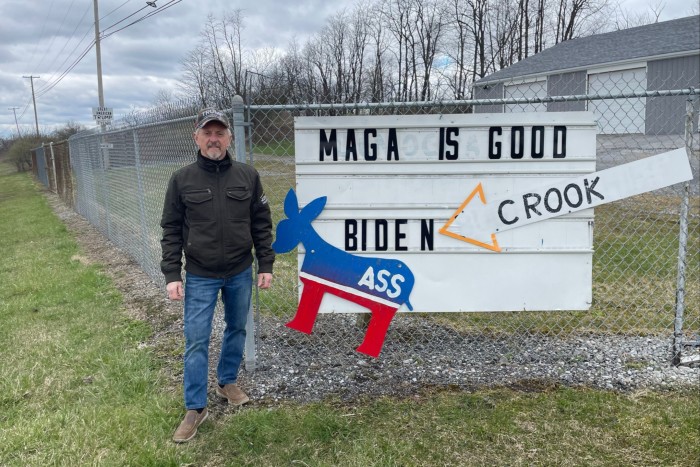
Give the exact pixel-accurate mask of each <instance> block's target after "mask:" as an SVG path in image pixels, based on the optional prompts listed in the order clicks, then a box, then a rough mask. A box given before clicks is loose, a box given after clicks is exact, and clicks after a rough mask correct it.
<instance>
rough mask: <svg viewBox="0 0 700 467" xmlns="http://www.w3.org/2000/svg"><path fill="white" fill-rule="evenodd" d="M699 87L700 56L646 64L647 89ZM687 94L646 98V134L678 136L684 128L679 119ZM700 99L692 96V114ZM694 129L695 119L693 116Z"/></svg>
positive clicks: (695, 126) (696, 127)
mask: <svg viewBox="0 0 700 467" xmlns="http://www.w3.org/2000/svg"><path fill="white" fill-rule="evenodd" d="M690 87H694V88H700V55H691V56H687V57H678V58H668V59H665V60H655V61H653V62H649V63H648V64H647V90H649V91H656V90H659V89H684V88H690ZM687 99H688V97H687V96H677V97H664V98H659V97H648V98H647V107H646V133H647V134H649V135H669V134H676V135H682V134H683V133H684V131H685V129H684V126H683V121H682V119H680V118H678V117H679V116H680V115H684V114H685V102H686V100H687ZM698 110H700V99H697V98H696V99H695V111H696V115H697V112H698ZM693 124H694V130H695V131H698V120H697V118H696V119H694V122H693Z"/></svg>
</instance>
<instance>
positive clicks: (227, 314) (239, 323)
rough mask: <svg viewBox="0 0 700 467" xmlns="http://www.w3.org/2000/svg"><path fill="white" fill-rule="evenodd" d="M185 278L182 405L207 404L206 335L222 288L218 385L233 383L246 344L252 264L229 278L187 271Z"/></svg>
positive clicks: (207, 335) (207, 351) (207, 363)
mask: <svg viewBox="0 0 700 467" xmlns="http://www.w3.org/2000/svg"><path fill="white" fill-rule="evenodd" d="M185 277H186V281H185V378H184V379H185V407H186V408H187V410H190V409H199V408H202V407H206V405H207V382H208V376H209V338H210V336H211V323H212V319H213V317H214V310H215V309H216V302H217V299H218V296H219V291H221V300H222V301H223V303H224V321H225V322H226V329H225V330H224V335H223V338H222V340H221V354H220V356H219V365H218V366H217V369H216V372H217V379H218V382H219V384H229V383H235V382H236V378H237V377H238V368H239V366H240V364H241V358H242V356H243V347H244V345H245V336H246V332H245V325H246V321H247V317H248V310H249V309H250V298H251V291H252V287H253V274H252V267H249V268H248V269H246V270H245V271H243V272H241V273H239V274H236V275H235V276H232V277H229V278H228V279H211V278H208V277H202V276H197V275H194V274H192V273H189V272H187V273H186V276H185Z"/></svg>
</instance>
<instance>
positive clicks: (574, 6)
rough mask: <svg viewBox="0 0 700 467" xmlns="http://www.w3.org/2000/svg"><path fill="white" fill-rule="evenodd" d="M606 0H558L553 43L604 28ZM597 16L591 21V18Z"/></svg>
mask: <svg viewBox="0 0 700 467" xmlns="http://www.w3.org/2000/svg"><path fill="white" fill-rule="evenodd" d="M607 6H608V1H607V0H559V5H558V13H557V20H556V24H557V26H556V34H555V44H558V43H559V42H564V41H568V40H570V39H573V38H574V37H579V36H581V35H586V34H587V33H588V32H593V31H595V30H598V31H600V30H601V29H604V28H605V24H606V22H607V21H606V19H605V16H604V15H599V13H601V12H603V11H604V10H605V9H606V8H607ZM594 17H597V21H595V23H593V22H592V21H590V20H591V19H592V18H594Z"/></svg>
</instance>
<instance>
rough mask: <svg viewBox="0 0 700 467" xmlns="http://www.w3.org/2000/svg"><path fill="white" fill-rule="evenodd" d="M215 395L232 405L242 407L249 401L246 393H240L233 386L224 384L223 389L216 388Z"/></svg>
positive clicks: (237, 388)
mask: <svg viewBox="0 0 700 467" xmlns="http://www.w3.org/2000/svg"><path fill="white" fill-rule="evenodd" d="M216 394H218V395H219V396H221V397H223V398H224V399H228V401H229V403H230V404H233V405H243V404H245V403H246V402H248V401H249V400H250V399H249V398H248V396H247V395H246V393H245V392H243V391H241V388H239V387H238V386H236V385H235V384H224V387H223V388H222V387H221V386H217V388H216Z"/></svg>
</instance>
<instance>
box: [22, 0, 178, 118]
mask: <svg viewBox="0 0 700 467" xmlns="http://www.w3.org/2000/svg"><path fill="white" fill-rule="evenodd" d="M128 1H130V0H127V2H124V3H123V4H122V5H120V6H119V7H117V8H116V9H114V10H112V11H111V12H110V13H108V14H107V15H105V17H106V16H109V14H111V13H112V12H114V11H116V10H117V9H119V8H121V6H124V5H125V4H126V3H128ZM181 1H182V0H170V1H169V2H168V3H166V4H165V5H162V6H160V7H155V2H147V5H146V6H145V7H143V8H141V9H139V10H137V11H136V12H134V13H132V14H130V15H128V16H126V17H124V18H122V19H121V20H119V21H118V22H116V23H114V24H112V25H111V26H109V28H107V29H110V28H113V27H114V26H116V25H117V24H119V23H122V22H124V21H125V20H126V19H128V18H130V17H132V16H134V15H135V14H137V13H138V12H140V11H142V10H144V9H145V8H148V7H155V8H156V9H155V10H153V11H151V12H149V13H147V14H145V15H143V16H142V17H140V18H138V19H137V20H135V21H132V22H131V23H129V24H127V25H125V26H123V27H121V28H119V29H117V30H115V31H112V32H110V33H109V34H106V35H102V36H101V39H106V38H107V37H109V36H111V35H113V34H116V33H117V32H119V31H122V30H124V29H126V28H128V27H129V26H133V25H134V24H137V23H140V22H141V21H144V20H146V19H148V18H150V17H152V16H155V15H156V14H158V13H161V12H163V11H165V10H167V9H168V8H170V7H172V6H175V5H177V4H178V3H180V2H181ZM83 16H85V15H83ZM81 23H82V21H81ZM93 24H94V23H93ZM76 29H77V27H76ZM104 31H105V30H103V31H102V33H101V34H104ZM88 33H89V31H87V32H86V33H85V34H84V35H83V38H82V39H81V40H80V42H82V41H83V40H84V39H85V37H86V36H87V34H88ZM80 42H78V45H80ZM95 43H96V41H95V40H93V41H92V42H90V44H88V46H87V47H86V48H85V49H83V51H82V52H81V53H80V55H79V56H78V57H77V58H76V59H74V60H73V62H71V64H70V65H69V66H68V67H67V68H66V69H65V70H64V71H63V72H62V73H61V74H60V75H59V76H58V77H57V78H56V79H55V80H53V81H51V79H53V77H54V76H55V74H56V73H54V74H53V75H52V76H51V78H49V82H47V83H46V84H45V85H44V87H42V88H41V89H39V90H38V91H37V93H36V96H37V97H42V96H44V95H46V94H47V93H48V92H49V91H51V90H52V89H53V88H55V87H56V86H57V85H58V84H59V83H60V82H61V81H62V80H63V79H64V78H65V77H66V76H67V75H68V74H69V73H70V72H71V71H72V70H73V69H74V68H75V67H76V66H77V65H78V64H79V63H80V62H81V61H82V59H83V58H85V56H86V55H87V54H88V52H90V50H92V48H93V46H94V45H95ZM77 48H78V46H76V47H75V48H74V49H73V51H75V50H77ZM72 53H73V52H71V54H72ZM71 54H69V55H68V56H67V57H66V59H64V61H63V63H61V65H60V66H59V68H60V67H62V66H63V65H64V64H65V63H66V61H67V60H68V59H69V58H70V56H71ZM32 98H33V99H34V92H33V91H32ZM30 103H31V101H30V102H28V103H27V104H26V105H25V107H24V110H23V111H22V113H21V115H20V119H21V118H22V116H24V113H25V112H26V111H27V109H28V108H29V104H30Z"/></svg>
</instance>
